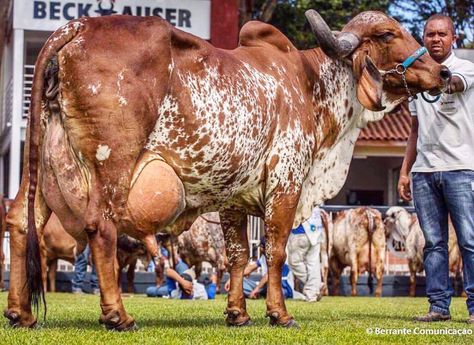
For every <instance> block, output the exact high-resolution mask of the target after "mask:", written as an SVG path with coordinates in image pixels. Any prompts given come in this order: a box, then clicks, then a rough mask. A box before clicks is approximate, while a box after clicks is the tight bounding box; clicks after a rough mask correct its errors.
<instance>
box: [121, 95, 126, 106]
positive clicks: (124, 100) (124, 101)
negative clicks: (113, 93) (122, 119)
mask: <svg viewBox="0 0 474 345" xmlns="http://www.w3.org/2000/svg"><path fill="white" fill-rule="evenodd" d="M119 104H120V106H124V105H127V104H128V102H127V100H126V99H125V97H123V96H120V97H119Z"/></svg>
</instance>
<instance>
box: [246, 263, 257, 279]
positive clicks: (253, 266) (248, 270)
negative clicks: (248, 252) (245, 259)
mask: <svg viewBox="0 0 474 345" xmlns="http://www.w3.org/2000/svg"><path fill="white" fill-rule="evenodd" d="M257 267H258V264H257V262H255V261H252V262H249V263H248V264H247V266H245V269H244V277H247V276H248V275H249V274H250V273H252V272H253V271H255V270H256V269H257Z"/></svg>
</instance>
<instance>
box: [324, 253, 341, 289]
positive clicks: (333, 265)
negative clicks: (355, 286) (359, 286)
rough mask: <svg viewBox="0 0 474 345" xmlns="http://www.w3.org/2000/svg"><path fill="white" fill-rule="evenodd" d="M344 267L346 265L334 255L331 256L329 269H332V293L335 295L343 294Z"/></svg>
mask: <svg viewBox="0 0 474 345" xmlns="http://www.w3.org/2000/svg"><path fill="white" fill-rule="evenodd" d="M343 268H344V267H343V266H342V265H341V264H340V263H339V261H338V260H337V259H336V258H335V257H334V256H331V257H330V258H329V269H330V271H331V282H332V294H333V295H334V296H340V295H341V275H342V270H343ZM328 288H329V287H328Z"/></svg>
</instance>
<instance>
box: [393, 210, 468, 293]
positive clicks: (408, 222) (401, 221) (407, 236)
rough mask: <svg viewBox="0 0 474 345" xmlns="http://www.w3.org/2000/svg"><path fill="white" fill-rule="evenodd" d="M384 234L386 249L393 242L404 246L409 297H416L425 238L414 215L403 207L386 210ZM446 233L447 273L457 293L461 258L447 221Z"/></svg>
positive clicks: (455, 239)
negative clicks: (408, 276) (417, 279)
mask: <svg viewBox="0 0 474 345" xmlns="http://www.w3.org/2000/svg"><path fill="white" fill-rule="evenodd" d="M384 223H385V228H386V233H387V235H388V239H387V242H388V247H389V248H390V247H391V243H392V241H393V240H395V241H398V242H401V243H403V244H404V245H405V253H406V258H407V260H408V268H409V270H410V288H409V295H410V296H411V297H415V295H416V275H417V273H421V272H423V270H424V266H423V249H424V247H425V238H424V236H423V232H422V230H421V227H420V223H419V222H418V218H417V217H416V214H410V213H409V212H408V211H407V210H405V209H404V208H403V207H399V206H393V207H391V208H389V209H388V210H387V213H386V218H385V220H384ZM448 224H449V227H448V229H449V232H448V256H449V272H450V275H451V276H453V277H454V282H455V287H454V288H455V291H458V286H457V283H458V281H459V277H461V276H462V258H461V252H460V250H459V246H458V241H457V237H456V231H455V230H454V226H453V224H452V222H451V219H449V223H448Z"/></svg>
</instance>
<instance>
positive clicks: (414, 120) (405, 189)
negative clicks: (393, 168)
mask: <svg viewBox="0 0 474 345" xmlns="http://www.w3.org/2000/svg"><path fill="white" fill-rule="evenodd" d="M417 140H418V117H416V116H412V117H411V131H410V135H409V136H408V141H407V148H406V151H405V157H404V158H403V163H402V167H401V169H400V177H399V179H398V193H399V194H400V196H401V197H402V199H403V200H405V201H411V189H410V171H411V167H412V166H413V164H414V163H415V160H416V142H417Z"/></svg>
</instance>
